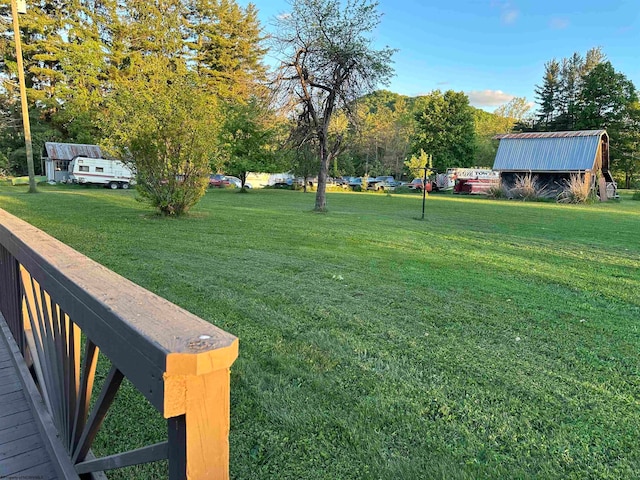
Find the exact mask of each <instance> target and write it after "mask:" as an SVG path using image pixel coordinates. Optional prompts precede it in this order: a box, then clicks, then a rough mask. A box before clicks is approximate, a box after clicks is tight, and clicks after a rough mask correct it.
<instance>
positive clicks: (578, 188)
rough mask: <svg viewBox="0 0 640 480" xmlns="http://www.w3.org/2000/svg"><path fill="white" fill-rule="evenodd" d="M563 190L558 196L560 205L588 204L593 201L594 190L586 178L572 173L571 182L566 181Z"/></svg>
mask: <svg viewBox="0 0 640 480" xmlns="http://www.w3.org/2000/svg"><path fill="white" fill-rule="evenodd" d="M563 183H564V185H563V190H562V192H560V194H559V195H558V202H560V203H587V202H589V201H593V199H594V197H593V190H592V189H591V183H590V182H588V181H587V179H586V176H584V175H580V174H579V173H572V174H571V177H570V178H569V180H566V179H565V180H564V182H563Z"/></svg>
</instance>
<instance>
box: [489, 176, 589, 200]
mask: <svg viewBox="0 0 640 480" xmlns="http://www.w3.org/2000/svg"><path fill="white" fill-rule="evenodd" d="M588 173H589V174H590V172H588ZM525 175H528V173H526V172H500V180H501V181H502V186H503V187H504V188H506V189H507V190H510V189H512V188H513V187H514V186H515V184H516V179H517V177H518V176H520V177H524V176H525ZM532 175H533V176H534V177H538V179H537V183H538V188H539V189H542V190H543V192H542V196H543V197H546V198H555V197H557V196H558V194H560V193H561V192H562V191H563V190H564V186H565V184H566V182H565V181H569V179H570V178H571V172H553V173H549V172H538V173H536V172H532ZM581 175H585V173H584V172H582V173H581Z"/></svg>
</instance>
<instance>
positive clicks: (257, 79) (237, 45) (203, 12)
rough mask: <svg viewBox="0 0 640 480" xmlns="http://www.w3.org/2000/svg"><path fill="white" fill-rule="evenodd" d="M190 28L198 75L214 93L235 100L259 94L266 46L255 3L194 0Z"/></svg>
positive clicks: (263, 71)
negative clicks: (241, 5) (258, 88)
mask: <svg viewBox="0 0 640 480" xmlns="http://www.w3.org/2000/svg"><path fill="white" fill-rule="evenodd" d="M189 28H190V29H191V31H192V38H191V39H190V42H189V47H190V48H191V49H192V50H193V54H194V55H195V62H196V68H197V71H198V74H199V75H201V76H202V77H204V78H205V79H206V83H207V84H208V86H209V88H210V89H211V90H212V91H213V92H214V93H216V94H217V95H219V96H220V97H222V98H226V99H234V100H236V101H237V100H238V99H240V98H245V99H247V98H249V97H250V95H252V94H256V93H257V87H258V86H259V85H260V84H261V83H264V80H265V76H266V75H265V66H264V64H263V63H262V59H263V57H264V54H265V53H266V49H264V48H263V47H261V42H262V40H263V39H262V37H261V33H260V24H259V22H258V18H257V11H256V9H255V7H254V6H253V5H252V4H249V5H248V6H247V7H246V8H244V9H243V8H242V7H240V6H238V4H237V3H236V2H234V1H231V0H191V2H190V14H189Z"/></svg>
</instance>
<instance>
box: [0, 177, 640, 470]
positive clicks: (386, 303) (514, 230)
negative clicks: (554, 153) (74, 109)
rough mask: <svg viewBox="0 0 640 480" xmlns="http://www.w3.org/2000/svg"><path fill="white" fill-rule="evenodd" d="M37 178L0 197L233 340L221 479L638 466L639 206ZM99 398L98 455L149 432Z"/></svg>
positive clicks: (139, 414)
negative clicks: (226, 460)
mask: <svg viewBox="0 0 640 480" xmlns="http://www.w3.org/2000/svg"><path fill="white" fill-rule="evenodd" d="M41 191H42V193H41V194H39V195H27V194H25V193H23V192H24V188H23V187H0V206H1V207H2V208H5V209H6V210H8V211H10V212H12V213H14V214H17V215H19V216H20V217H22V218H24V219H26V220H28V221H29V222H31V223H33V224H34V225H36V226H38V227H40V228H42V229H44V230H46V231H47V232H49V233H51V234H52V235H54V236H55V237H57V238H59V239H60V240H62V241H63V242H65V243H67V244H69V245H71V246H72V247H74V248H76V249H77V250H79V251H81V252H83V253H85V254H86V255H88V256H89V257H91V258H93V259H95V260H97V261H99V262H100V263H102V264H104V265H106V266H108V267H109V268H111V269H113V270H115V271H116V272H118V273H120V274H122V275H124V276H126V277H128V278H130V279H131V280H133V281H135V282H137V283H138V284H140V285H142V286H144V287H146V288H148V289H150V290H152V291H154V292H156V293H158V294H160V295H162V296H163V297H166V298H168V299H169V300H171V301H173V302H175V303H177V304H179V305H181V306H183V307H185V308H187V309H188V310H190V311H192V312H194V313H195V314H197V315H199V316H200V317H202V318H204V319H206V320H208V321H210V322H212V323H214V324H216V325H218V326H220V327H221V328H223V329H225V330H227V331H229V332H231V333H233V334H234V335H237V336H238V337H239V338H240V357H239V358H238V360H237V361H236V363H235V364H234V366H233V369H232V376H231V406H232V409H231V474H232V477H233V478H235V479H238V480H244V479H260V480H262V479H277V480H280V479H292V480H293V479H296V480H297V479H389V480H396V479H437V478H442V479H455V478H469V479H476V478H492V479H495V478H540V479H552V478H557V479H567V478H575V479H585V478H597V479H602V478H611V479H620V478H638V475H640V474H639V472H640V437H639V433H638V432H640V360H639V356H638V355H639V352H640V333H639V332H640V328H639V324H640V202H636V201H631V200H629V199H628V198H629V197H627V199H625V200H623V201H622V202H609V203H606V204H595V205H587V206H572V205H557V204H551V203H520V202H507V201H490V200H484V199H479V198H470V197H458V196H453V195H431V196H430V197H429V198H428V199H427V219H428V220H427V221H424V222H423V221H419V220H417V218H419V216H420V208H421V203H420V198H419V197H417V196H413V195H393V196H389V195H384V194H350V193H333V194H329V196H328V205H329V208H330V212H329V213H328V214H316V213H312V212H311V208H312V206H313V201H314V196H313V194H303V193H300V192H290V191H258V190H255V191H252V192H251V193H249V194H246V195H238V194H236V193H235V192H233V191H210V192H208V193H207V195H206V196H205V198H204V199H203V200H202V202H201V203H200V204H199V205H198V206H197V207H196V208H195V209H194V211H193V212H192V214H191V215H190V216H188V217H187V218H182V219H159V218H157V217H155V216H153V215H152V214H150V212H149V210H147V209H146V208H145V206H144V205H143V204H140V203H138V202H136V201H135V200H134V196H135V194H134V192H125V191H113V192H112V191H107V190H103V189H83V188H70V187H44V188H41ZM119 396H120V397H121V398H119V400H118V401H119V402H120V405H124V407H122V406H121V407H120V408H121V409H123V410H127V411H128V412H132V413H133V416H134V417H136V418H134V419H133V420H131V418H130V417H122V416H121V415H120V414H118V413H117V412H115V413H114V414H111V416H110V417H109V419H108V422H107V423H106V425H105V431H104V432H102V433H101V436H100V439H99V444H98V446H97V450H99V451H106V450H108V449H110V448H120V447H123V446H131V445H136V446H140V445H142V444H144V443H145V442H149V441H157V439H158V437H160V436H161V435H162V431H163V428H164V426H163V424H162V422H161V421H160V420H159V419H157V418H156V417H154V416H152V417H153V418H154V420H153V421H151V422H150V423H147V417H148V416H150V414H149V409H148V408H147V407H144V406H142V405H141V402H139V401H138V397H137V396H136V395H134V394H132V393H131V391H130V390H125V391H124V392H122V393H121V394H120V395H119ZM159 471H160V470H158V471H155V470H153V471H151V472H152V473H149V471H148V470H147V471H144V470H141V469H129V470H127V471H126V472H123V473H122V474H121V478H133V477H135V476H138V477H139V478H148V477H150V476H153V475H156V474H157V475H159V473H155V472H159Z"/></svg>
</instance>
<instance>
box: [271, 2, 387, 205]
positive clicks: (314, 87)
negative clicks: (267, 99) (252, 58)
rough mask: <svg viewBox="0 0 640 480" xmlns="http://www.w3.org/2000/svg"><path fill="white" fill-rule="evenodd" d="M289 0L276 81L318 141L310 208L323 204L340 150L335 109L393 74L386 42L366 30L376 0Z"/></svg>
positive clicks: (375, 17) (374, 17)
mask: <svg viewBox="0 0 640 480" xmlns="http://www.w3.org/2000/svg"><path fill="white" fill-rule="evenodd" d="M342 3H343V2H340V1H339V0H292V3H291V12H290V14H289V15H284V16H281V17H280V19H279V22H278V23H279V27H280V32H279V33H278V34H277V37H276V44H277V48H278V50H279V51H280V52H282V58H283V61H282V65H281V67H280V72H279V80H280V81H281V85H283V86H284V87H285V88H286V91H287V92H288V94H289V98H291V99H295V103H296V109H297V113H298V116H299V120H300V122H302V123H304V124H305V125H307V126H308V129H309V132H310V133H312V134H313V137H314V140H315V141H316V142H317V145H318V157H319V158H320V171H319V173H318V190H317V193H316V202H315V209H316V210H318V211H324V210H326V203H327V202H326V184H327V176H328V172H329V166H330V165H331V163H332V161H333V159H334V158H335V157H336V156H337V155H338V154H339V153H340V152H341V151H342V150H343V148H344V145H343V142H342V140H343V137H342V136H341V135H338V136H336V137H335V139H334V140H333V141H330V138H329V137H330V135H329V126H330V124H331V120H332V118H333V116H334V114H335V112H336V111H337V110H339V109H345V111H347V112H351V111H352V108H353V103H354V102H355V101H356V99H358V98H359V97H361V96H362V95H363V94H365V93H368V92H370V91H373V89H374V88H375V87H376V86H377V85H378V84H379V83H385V82H387V81H388V80H389V78H390V77H391V74H392V68H391V66H390V64H391V57H392V55H393V53H394V51H393V50H392V49H390V48H384V49H381V50H376V49H374V48H373V47H372V39H371V38H370V37H369V35H370V33H371V32H372V31H373V30H374V29H375V28H376V27H377V25H378V24H379V23H380V18H381V14H380V13H378V11H377V7H378V4H377V2H371V1H368V0H347V1H346V2H344V7H343V6H342Z"/></svg>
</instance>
